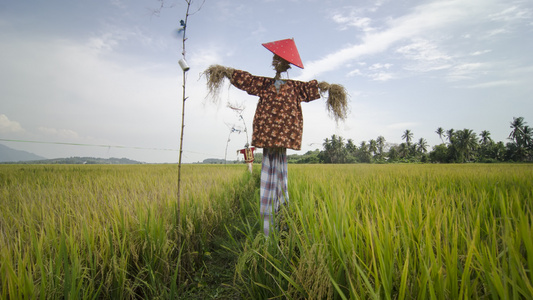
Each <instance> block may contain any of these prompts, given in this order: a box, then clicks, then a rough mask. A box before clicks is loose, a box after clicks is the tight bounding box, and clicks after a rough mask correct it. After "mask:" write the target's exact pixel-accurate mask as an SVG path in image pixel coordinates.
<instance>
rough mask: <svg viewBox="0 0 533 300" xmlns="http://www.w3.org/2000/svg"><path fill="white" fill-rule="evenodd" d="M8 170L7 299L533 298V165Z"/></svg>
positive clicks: (0, 280)
mask: <svg viewBox="0 0 533 300" xmlns="http://www.w3.org/2000/svg"><path fill="white" fill-rule="evenodd" d="M259 168H260V166H255V169H254V174H252V175H250V174H249V173H248V172H247V171H246V167H245V166H243V165H237V166H220V165H219V166H206V165H186V166H184V169H183V171H182V172H183V173H182V175H183V180H184V182H183V187H184V189H183V191H182V201H181V203H180V207H179V210H178V206H177V203H176V193H177V191H176V188H177V166H175V165H140V166H27V165H24V166H22V165H3V166H0V246H1V249H0V259H1V266H0V298H5V299H8V298H11V299H15V298H16V299H19V298H41V299H49V298H84V299H85V298H88V299H111V298H112V299H135V298H162V299H167V298H182V299H193V298H197V299H206V298H207V299H209V298H211V299H269V298H270V299H532V298H533V274H532V270H533V165H528V164H460V165H453V164H450V165H430V164H386V165H361V164H357V165H290V166H289V195H290V205H288V206H286V207H283V208H282V209H281V211H280V212H279V213H278V217H277V220H276V227H277V228H278V230H276V231H274V233H273V234H271V236H269V237H268V238H266V237H265V236H264V235H263V234H262V229H261V227H260V225H259V224H260V222H259V221H258V220H259V213H258V210H259V204H258V203H259V200H258V198H259V192H258V185H259V181H258V176H259V172H258V171H259Z"/></svg>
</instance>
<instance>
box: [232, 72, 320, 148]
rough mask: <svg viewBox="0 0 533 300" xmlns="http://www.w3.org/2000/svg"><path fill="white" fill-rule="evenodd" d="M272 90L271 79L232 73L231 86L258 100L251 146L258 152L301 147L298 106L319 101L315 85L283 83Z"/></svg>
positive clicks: (314, 82)
mask: <svg viewBox="0 0 533 300" xmlns="http://www.w3.org/2000/svg"><path fill="white" fill-rule="evenodd" d="M284 82H285V83H284V84H282V85H281V86H280V88H279V91H278V90H277V89H276V87H275V85H274V83H275V80H274V79H273V78H268V77H260V76H254V75H252V74H250V73H248V72H245V71H241V70H235V71H234V72H233V76H232V78H231V83H232V84H233V85H234V86H235V87H237V88H238V89H241V90H243V91H246V92H247V93H248V94H250V95H254V96H259V103H258V104H257V109H256V110H255V116H254V122H253V134H252V145H253V146H256V147H259V148H290V149H294V150H300V149H301V145H302V130H303V115H302V107H301V104H300V103H301V102H302V101H305V102H309V101H312V100H316V99H319V98H320V93H319V90H318V82H317V81H316V80H311V81H309V82H303V81H296V80H284Z"/></svg>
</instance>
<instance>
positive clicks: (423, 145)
mask: <svg viewBox="0 0 533 300" xmlns="http://www.w3.org/2000/svg"><path fill="white" fill-rule="evenodd" d="M417 148H418V152H420V153H426V152H427V151H428V143H427V141H426V139H425V138H420V139H419V140H418V144H417Z"/></svg>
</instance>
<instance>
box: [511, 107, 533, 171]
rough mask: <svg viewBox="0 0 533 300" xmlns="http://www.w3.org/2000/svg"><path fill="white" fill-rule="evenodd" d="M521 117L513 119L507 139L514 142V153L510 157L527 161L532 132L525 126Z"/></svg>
mask: <svg viewBox="0 0 533 300" xmlns="http://www.w3.org/2000/svg"><path fill="white" fill-rule="evenodd" d="M526 124H527V122H525V121H524V118H523V117H518V118H513V122H511V128H512V129H513V131H511V133H510V134H509V139H510V140H512V141H513V142H514V147H513V149H514V151H512V152H513V154H512V156H514V158H515V159H517V160H520V161H525V160H527V158H528V156H529V153H528V152H530V150H531V139H532V131H531V128H529V126H527V125H526Z"/></svg>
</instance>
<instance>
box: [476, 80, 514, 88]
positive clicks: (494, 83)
mask: <svg viewBox="0 0 533 300" xmlns="http://www.w3.org/2000/svg"><path fill="white" fill-rule="evenodd" d="M518 84H519V82H517V81H513V80H495V81H489V82H483V83H478V84H473V85H470V86H468V87H469V88H473V89H477V88H493V87H502V86H512V85H518Z"/></svg>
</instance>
